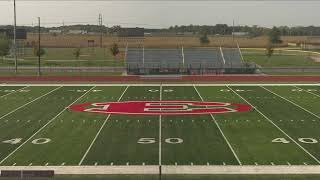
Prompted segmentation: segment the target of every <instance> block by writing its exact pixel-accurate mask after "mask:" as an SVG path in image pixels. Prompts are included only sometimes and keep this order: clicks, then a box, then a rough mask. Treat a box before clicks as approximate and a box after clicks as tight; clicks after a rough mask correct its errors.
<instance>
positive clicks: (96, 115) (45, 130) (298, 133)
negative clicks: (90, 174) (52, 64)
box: [0, 84, 320, 166]
mask: <svg viewBox="0 0 320 180" xmlns="http://www.w3.org/2000/svg"><path fill="white" fill-rule="evenodd" d="M0 107H1V108H0V166H102V165H104V166H132V165H139V166H147V165H156V166H159V165H164V166H165V165H173V166H180V165H188V166H197V165H204V166H210V165H270V166H272V165H275V166H276V165H288V166H289V165H319V164H320V130H319V128H320V86H319V85H301V84H300V85H298V84H297V85H294V84H289V85H279V84H278V85H274V84H266V85H258V84H257V85H237V84H230V85H193V84H189V85H178V84H177V85H175V84H171V85H169V84H149V85H148V84H145V85H143V84H140V85H135V84H130V85H126V84H122V85H119V84H115V85H96V86H94V85H59V84H53V85H1V86H0Z"/></svg>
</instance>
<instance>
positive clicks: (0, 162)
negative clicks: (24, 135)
mask: <svg viewBox="0 0 320 180" xmlns="http://www.w3.org/2000/svg"><path fill="white" fill-rule="evenodd" d="M59 88H61V87H59ZM93 88H95V86H94V87H92V88H91V89H89V91H87V92H85V93H84V94H82V95H81V96H80V97H79V98H77V99H76V100H75V101H73V102H72V103H71V104H70V105H69V106H71V105H72V104H74V103H76V102H77V101H78V100H79V99H81V98H82V97H84V96H85V95H86V94H88V93H89V92H90V91H91V90H92V89H93ZM57 89H58V88H57ZM69 106H67V107H65V108H64V109H63V110H62V111H60V112H59V113H58V114H57V115H56V116H54V117H53V118H52V119H51V120H49V121H48V122H47V123H46V124H45V125H44V126H42V127H41V128H40V129H38V131H36V132H35V133H34V134H33V135H31V136H30V137H29V138H28V139H27V140H26V141H24V142H23V143H22V144H20V146H18V147H17V148H16V149H15V150H13V151H12V152H11V153H10V154H9V155H8V156H6V157H5V158H4V159H2V160H1V161H0V164H2V163H3V162H4V161H5V160H6V159H8V158H9V157H10V156H11V155H12V154H14V153H15V152H17V151H18V150H19V149H20V148H21V147H22V146H24V145H25V144H26V143H27V142H29V141H30V140H31V139H32V138H33V137H34V136H36V135H37V134H38V133H39V132H40V131H42V129H44V128H45V127H47V126H48V125H49V124H50V123H51V122H53V121H54V120H55V119H56V118H57V117H59V116H60V115H61V114H62V113H63V112H65V110H67V109H68V108H69Z"/></svg>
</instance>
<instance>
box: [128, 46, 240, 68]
mask: <svg viewBox="0 0 320 180" xmlns="http://www.w3.org/2000/svg"><path fill="white" fill-rule="evenodd" d="M126 63H127V65H128V66H131V67H167V68H179V67H190V68H201V67H212V68H213V67H225V66H239V65H241V55H240V51H239V49H237V48H222V49H220V48H192V49H189V48H188V49H183V48H181V49H178V48H177V49H150V48H128V50H127V52H126Z"/></svg>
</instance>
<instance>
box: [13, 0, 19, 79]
mask: <svg viewBox="0 0 320 180" xmlns="http://www.w3.org/2000/svg"><path fill="white" fill-rule="evenodd" d="M13 17H14V18H13V21H14V22H13V54H14V55H13V56H14V65H15V73H17V72H18V57H17V36H16V30H17V29H16V28H17V13H16V0H13Z"/></svg>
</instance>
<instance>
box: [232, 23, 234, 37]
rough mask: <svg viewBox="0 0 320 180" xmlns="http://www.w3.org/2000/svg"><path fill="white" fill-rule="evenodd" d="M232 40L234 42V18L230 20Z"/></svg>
mask: <svg viewBox="0 0 320 180" xmlns="http://www.w3.org/2000/svg"><path fill="white" fill-rule="evenodd" d="M232 41H233V42H234V19H233V21H232Z"/></svg>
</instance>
